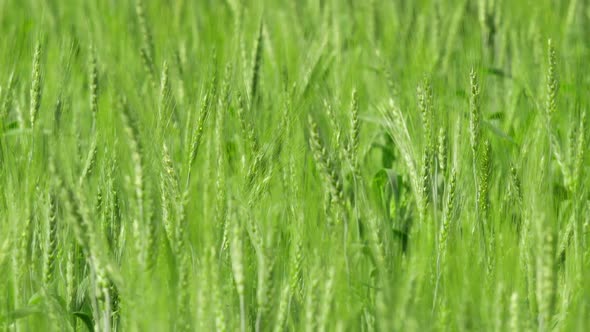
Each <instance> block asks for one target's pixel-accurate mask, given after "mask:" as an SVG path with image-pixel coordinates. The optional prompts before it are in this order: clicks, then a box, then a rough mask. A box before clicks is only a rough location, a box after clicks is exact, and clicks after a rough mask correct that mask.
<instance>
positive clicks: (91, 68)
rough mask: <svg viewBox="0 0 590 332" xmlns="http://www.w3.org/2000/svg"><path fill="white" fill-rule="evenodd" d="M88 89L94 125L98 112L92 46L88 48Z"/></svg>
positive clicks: (95, 71) (96, 80) (96, 73)
mask: <svg viewBox="0 0 590 332" xmlns="http://www.w3.org/2000/svg"><path fill="white" fill-rule="evenodd" d="M89 54H90V55H89V58H90V60H89V65H88V67H89V69H88V71H89V73H90V74H89V90H90V111H91V112H92V122H93V126H95V125H96V124H95V122H96V115H97V114H98V66H97V64H96V53H95V50H94V47H92V46H91V47H90V49H89Z"/></svg>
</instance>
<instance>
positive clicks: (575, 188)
mask: <svg viewBox="0 0 590 332" xmlns="http://www.w3.org/2000/svg"><path fill="white" fill-rule="evenodd" d="M586 130H588V128H587V126H586V113H585V112H583V113H582V115H581V119H580V130H579V133H578V140H577V146H576V157H575V159H574V165H573V171H572V182H573V183H572V185H571V188H572V192H574V193H575V194H579V191H580V189H581V185H580V184H581V183H582V181H583V178H584V166H583V164H584V158H585V157H586V153H587V151H586V150H587V143H586V142H587V139H588V138H587V137H586V135H587V133H586Z"/></svg>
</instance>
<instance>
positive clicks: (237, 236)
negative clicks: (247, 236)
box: [229, 218, 246, 332]
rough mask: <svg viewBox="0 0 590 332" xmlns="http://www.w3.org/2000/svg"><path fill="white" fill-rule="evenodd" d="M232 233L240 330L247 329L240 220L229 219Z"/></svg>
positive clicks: (232, 260)
mask: <svg viewBox="0 0 590 332" xmlns="http://www.w3.org/2000/svg"><path fill="white" fill-rule="evenodd" d="M229 224H230V228H231V234H230V260H231V268H232V273H233V279H234V282H235V284H236V290H237V292H238V297H239V301H240V331H242V332H244V331H246V303H245V297H244V294H245V293H244V289H245V287H244V283H245V282H244V279H245V277H244V256H243V251H242V250H243V244H242V237H243V230H242V227H241V225H240V224H239V220H237V219H236V218H231V219H230V220H229Z"/></svg>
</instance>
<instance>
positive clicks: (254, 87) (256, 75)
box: [249, 21, 264, 105]
mask: <svg viewBox="0 0 590 332" xmlns="http://www.w3.org/2000/svg"><path fill="white" fill-rule="evenodd" d="M263 28H264V23H263V22H262V21H260V27H259V28H258V35H257V36H256V42H255V43H254V57H253V63H252V74H251V75H250V77H251V79H250V88H249V96H250V105H254V103H255V99H256V98H257V97H258V93H259V86H260V68H261V67H262V52H263V46H264V43H263V42H264V38H262V37H263V34H262V32H263Z"/></svg>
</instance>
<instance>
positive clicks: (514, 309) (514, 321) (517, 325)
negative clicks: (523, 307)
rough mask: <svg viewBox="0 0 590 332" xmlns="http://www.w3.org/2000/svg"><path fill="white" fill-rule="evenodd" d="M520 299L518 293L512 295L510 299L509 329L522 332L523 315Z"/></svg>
mask: <svg viewBox="0 0 590 332" xmlns="http://www.w3.org/2000/svg"><path fill="white" fill-rule="evenodd" d="M519 301H520V299H519V298H518V293H517V292H514V293H512V296H511V297H510V321H509V325H508V326H509V328H510V331H521V322H520V320H521V315H520V303H519Z"/></svg>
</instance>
